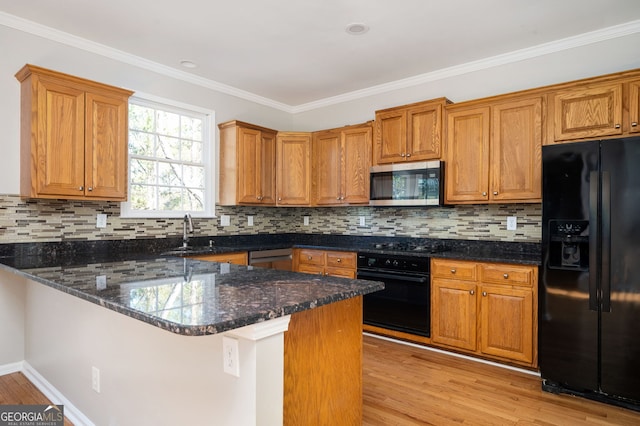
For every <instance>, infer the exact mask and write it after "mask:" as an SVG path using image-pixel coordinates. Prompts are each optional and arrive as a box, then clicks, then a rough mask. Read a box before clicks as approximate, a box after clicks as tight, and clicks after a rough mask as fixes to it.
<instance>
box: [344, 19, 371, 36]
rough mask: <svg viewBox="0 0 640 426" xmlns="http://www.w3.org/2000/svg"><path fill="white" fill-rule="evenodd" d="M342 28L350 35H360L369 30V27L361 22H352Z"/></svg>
mask: <svg viewBox="0 0 640 426" xmlns="http://www.w3.org/2000/svg"><path fill="white" fill-rule="evenodd" d="M344 30H345V31H346V32H347V33H348V34H351V35H362V34H364V33H366V32H367V31H369V27H368V26H367V25H365V24H363V23H361V22H354V23H353V24H349V25H347V27H346V28H345V29H344Z"/></svg>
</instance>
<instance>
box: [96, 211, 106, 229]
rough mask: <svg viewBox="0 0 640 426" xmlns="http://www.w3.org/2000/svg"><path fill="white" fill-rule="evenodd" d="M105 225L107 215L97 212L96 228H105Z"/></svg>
mask: <svg viewBox="0 0 640 426" xmlns="http://www.w3.org/2000/svg"><path fill="white" fill-rule="evenodd" d="M106 227H107V215H106V214H104V213H98V215H97V216H96V228H106Z"/></svg>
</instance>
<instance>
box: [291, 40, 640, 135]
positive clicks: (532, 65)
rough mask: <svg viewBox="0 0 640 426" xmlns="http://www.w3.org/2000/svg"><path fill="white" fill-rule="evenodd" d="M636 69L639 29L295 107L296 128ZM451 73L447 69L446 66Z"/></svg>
mask: <svg viewBox="0 0 640 426" xmlns="http://www.w3.org/2000/svg"><path fill="white" fill-rule="evenodd" d="M635 68H640V34H632V35H629V36H625V37H619V38H615V39H611V40H608V41H601V42H598V43H594V44H590V45H587V46H581V47H576V48H573V49H569V50H564V51H562V52H559V53H552V54H546V55H544V56H538V57H535V58H532V59H527V60H521V61H518V62H513V63H509V64H506V65H501V66H495V67H491V68H488V69H484V70H479V71H474V72H469V73H466V74H460V75H451V73H450V74H449V75H450V76H448V77H447V73H446V72H443V73H442V74H443V76H441V77H442V78H439V79H437V80H435V81H432V82H429V83H424V84H420V85H417V86H413V87H409V88H404V89H398V90H393V91H391V92H386V93H382V94H376V95H371V96H368V97H366V98H362V99H358V100H354V101H349V102H343V103H341V104H338V105H333V106H328V107H325V108H318V109H314V110H311V111H307V112H300V113H298V114H296V115H295V116H294V126H295V127H296V129H298V130H305V131H308V130H318V129H326V128H332V127H339V126H343V125H347V124H356V123H361V122H364V121H367V120H373V119H374V116H375V110H378V109H384V108H390V107H394V106H398V105H404V104H408V103H412V102H419V101H424V100H428V99H434V98H439V97H446V98H448V99H449V100H451V101H453V102H462V101H467V100H472V99H479V98H484V97H487V96H494V95H500V94H503V93H510V92H515V91H518V90H526V89H532V88H535V87H542V86H547V85H551V84H557V83H564V82H567V81H573V80H578V79H581V78H588V77H595V76H599V75H603V74H609V73H614V72H618V71H626V70H630V69H635ZM452 73H453V70H452Z"/></svg>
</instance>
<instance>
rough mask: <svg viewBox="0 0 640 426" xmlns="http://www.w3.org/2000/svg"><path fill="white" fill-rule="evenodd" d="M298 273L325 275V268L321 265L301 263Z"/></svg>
mask: <svg viewBox="0 0 640 426" xmlns="http://www.w3.org/2000/svg"><path fill="white" fill-rule="evenodd" d="M298 272H304V273H305V274H314V275H324V267H323V266H321V265H310V264H308V263H301V264H299V265H298Z"/></svg>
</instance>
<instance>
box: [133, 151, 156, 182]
mask: <svg viewBox="0 0 640 426" xmlns="http://www.w3.org/2000/svg"><path fill="white" fill-rule="evenodd" d="M129 167H130V169H131V183H133V184H136V183H146V184H149V185H152V184H155V183H156V174H157V173H156V162H155V161H149V160H141V159H139V158H132V159H131V161H130V166H129Z"/></svg>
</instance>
